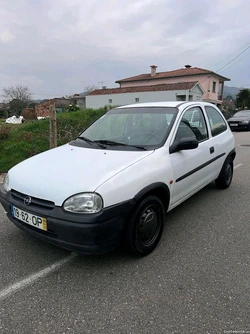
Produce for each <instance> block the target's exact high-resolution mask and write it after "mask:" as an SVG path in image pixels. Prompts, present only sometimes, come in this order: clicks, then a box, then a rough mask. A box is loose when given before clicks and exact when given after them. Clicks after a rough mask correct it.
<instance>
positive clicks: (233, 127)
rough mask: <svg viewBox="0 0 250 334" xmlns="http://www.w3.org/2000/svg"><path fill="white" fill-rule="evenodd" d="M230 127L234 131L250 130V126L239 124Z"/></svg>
mask: <svg viewBox="0 0 250 334" xmlns="http://www.w3.org/2000/svg"><path fill="white" fill-rule="evenodd" d="M229 126H230V129H231V130H232V131H241V130H250V124H238V125H236V126H235V125H231V124H230V123H229Z"/></svg>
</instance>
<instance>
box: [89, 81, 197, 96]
mask: <svg viewBox="0 0 250 334" xmlns="http://www.w3.org/2000/svg"><path fill="white" fill-rule="evenodd" d="M197 83H198V81H193V82H178V83H172V84H161V85H150V86H135V87H124V88H120V87H119V88H107V89H96V90H94V91H92V92H91V93H89V94H88V96H90V95H108V94H109V95H110V94H124V93H137V92H153V91H154V92H155V91H168V90H186V89H191V88H193V87H194V86H195V85H196V84H197Z"/></svg>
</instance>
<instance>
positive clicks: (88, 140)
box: [77, 136, 106, 148]
mask: <svg viewBox="0 0 250 334" xmlns="http://www.w3.org/2000/svg"><path fill="white" fill-rule="evenodd" d="M77 139H81V140H84V141H86V142H87V143H89V144H97V145H98V146H100V147H102V148H106V146H104V145H102V143H98V142H96V141H93V140H91V139H89V138H87V137H82V136H79V137H77Z"/></svg>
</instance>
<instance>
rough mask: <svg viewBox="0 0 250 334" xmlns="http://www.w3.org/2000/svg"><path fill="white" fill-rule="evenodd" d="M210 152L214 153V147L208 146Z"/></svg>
mask: <svg viewBox="0 0 250 334" xmlns="http://www.w3.org/2000/svg"><path fill="white" fill-rule="evenodd" d="M209 150H210V153H211V154H212V153H214V147H213V146H212V147H210V149H209Z"/></svg>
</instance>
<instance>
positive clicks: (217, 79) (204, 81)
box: [116, 65, 230, 104]
mask: <svg viewBox="0 0 250 334" xmlns="http://www.w3.org/2000/svg"><path fill="white" fill-rule="evenodd" d="M150 67H151V71H150V73H146V74H139V75H136V76H133V77H129V78H125V79H121V80H117V81H116V83H118V84H119V85H120V87H121V88H124V87H136V86H146V85H150V86H151V85H158V84H170V83H172V84H173V83H178V82H194V81H198V82H199V84H200V85H201V87H202V89H203V90H204V95H203V100H204V101H207V102H211V103H216V104H221V103H222V96H223V91H224V82H225V81H230V79H229V78H226V77H223V76H221V75H220V74H217V73H215V72H213V71H211V70H206V69H203V68H199V67H192V66H191V65H185V67H184V68H180V69H178V70H174V71H168V72H157V70H156V69H157V66H155V65H151V66H150Z"/></svg>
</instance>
